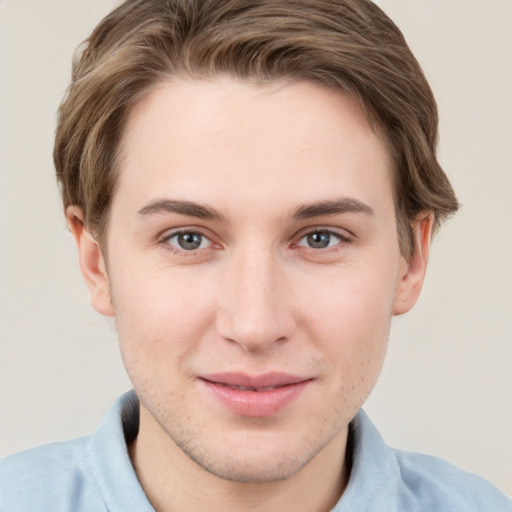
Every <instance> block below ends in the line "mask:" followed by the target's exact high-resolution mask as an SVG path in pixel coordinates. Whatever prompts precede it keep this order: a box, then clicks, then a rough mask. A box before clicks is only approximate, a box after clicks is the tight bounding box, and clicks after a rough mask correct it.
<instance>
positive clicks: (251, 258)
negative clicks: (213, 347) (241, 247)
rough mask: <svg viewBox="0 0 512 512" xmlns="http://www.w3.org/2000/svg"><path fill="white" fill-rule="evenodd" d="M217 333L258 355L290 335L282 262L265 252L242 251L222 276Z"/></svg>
mask: <svg viewBox="0 0 512 512" xmlns="http://www.w3.org/2000/svg"><path fill="white" fill-rule="evenodd" d="M220 288H221V292H220V296H219V297H218V301H219V302H218V304H219V309H218V311H217V332H218V334H219V335H220V336H221V337H222V338H223V339H225V340H227V341H230V342H234V343H237V344H238V345H240V346H241V347H242V348H243V349H245V350H246V351H248V352H260V351H264V350H266V349H269V348H270V347H272V346H274V345H275V344H278V343H283V342H285V341H287V340H289V339H290V338H291V336H292V335H293V333H294V331H295V328H296V322H295V318H294V312H293V308H292V297H291V293H290V288H289V287H288V286H287V278H286V275H285V272H284V269H283V263H282V262H280V261H278V258H277V257H276V256H275V255H272V254H271V253H269V252H266V251H259V252H258V251H241V252H240V253H239V254H235V255H233V256H232V258H231V259H230V262H229V264H228V268H227V269H226V272H225V274H224V276H223V283H222V285H221V287H220Z"/></svg>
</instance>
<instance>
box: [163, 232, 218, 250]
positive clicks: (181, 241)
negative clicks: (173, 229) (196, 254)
mask: <svg viewBox="0 0 512 512" xmlns="http://www.w3.org/2000/svg"><path fill="white" fill-rule="evenodd" d="M166 242H167V243H168V244H170V245H172V246H174V247H176V248H177V249H180V250H183V251H196V250H198V249H206V248H207V247H211V245H212V243H211V241H210V240H208V238H206V237H205V236H204V235H203V234H202V233H198V232H197V231H180V232H178V233H174V234H172V235H171V236H169V237H167V238H166Z"/></svg>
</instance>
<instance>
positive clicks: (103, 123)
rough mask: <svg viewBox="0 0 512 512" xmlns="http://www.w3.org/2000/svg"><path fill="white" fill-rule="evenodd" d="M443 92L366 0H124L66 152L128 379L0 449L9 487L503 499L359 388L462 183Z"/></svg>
mask: <svg viewBox="0 0 512 512" xmlns="http://www.w3.org/2000/svg"><path fill="white" fill-rule="evenodd" d="M436 139H437V113H436V106H435V101H434V99H433V96H432V93H431V91H430V89H429V87H428V84H427V83H426V81H425V78H424V76H423V74H422V72H421V69H420V68H419V66H418V64H417V63H416V61H415V59H414V57H413V56H412V55H411V53H410V51H409V50H408V48H407V46H406V44H405V42H404V41H403V38H402V36H401V34H400V32H399V31H398V29H397V28H396V27H395V26H394V25H393V24H392V22H391V21H390V20H389V19H388V18H387V17H386V16H385V15H384V14H383V13H382V12H381V11H380V10H379V9H378V8H377V7H376V6H375V5H373V4H372V3H371V2H369V1H365V0H345V1H327V0H325V1H319V0H315V1H311V0H309V1H308V0H300V1H299V0H295V1H284V0H283V1H275V0H273V1H270V0H268V1H263V0H262V1H259V2H245V1H234V0H233V1H226V0H216V1H212V0H207V1H205V0H202V1H199V0H181V1H177V0H175V1H168V2H165V1H162V0H159V1H158V0H145V1H140V0H139V1H127V2H125V3H124V4H123V5H121V6H120V7H119V8H118V9H117V10H116V11H114V12H113V13H112V14H110V15H109V16H107V18H105V20H103V21H102V22H101V23H100V25H99V26H98V27H97V28H96V29H95V31H94V32H93V34H92V35H91V37H90V39H89V41H88V44H87V46H86V48H85V49H84V50H83V53H82V54H81V57H80V58H79V59H78V60H77V62H76V64H75V68H74V76H73V81H72V85H71V86H70V89H69V92H68V95H67V97H66V99H65V100H64V102H63V104H62V106H61V110H60V116H59V125H58V129H57V136H56V144H55V164H56V168H57V175H58V178H59V181H60V184H61V187H62V194H63V200H64V206H65V211H66V218H67V220H68V224H69V226H70V229H71V231H72V233H73V235H74V237H75V240H76V242H77V246H78V251H79V256H80V266H81V270H82V273H83V276H84V279H85V281H86V283H87V286H88V288H89V291H90V295H91V301H92V304H93V306H94V307H95V309H96V310H97V311H98V312H100V313H102V314H104V315H107V316H113V317H115V320H116V324H117V328H118V332H119V342H120V346H121V352H122V355H123V359H124V362H125V366H126V368H127V371H128V374H129V375H130V378H131V380H132V382H133V386H134V391H135V393H134V394H129V395H127V396H125V397H123V398H121V399H120V401H119V402H118V403H117V404H116V405H115V406H114V407H113V409H112V410H111V412H110V413H109V414H108V416H107V418H106V419H105V421H104V423H103V424H102V425H101V426H100V427H99V429H98V431H97V432H96V433H95V434H94V435H93V436H92V437H90V438H86V439H81V440H77V441H73V442H70V443H63V444H58V445H53V446H49V447H43V448H40V449H36V450H34V451H29V452H26V453H24V454H19V455H15V456H13V457H11V458H8V459H6V460H5V461H4V462H3V466H2V469H1V471H2V473H1V485H2V487H1V492H2V494H1V500H2V501H0V505H1V509H2V510H4V509H5V510H73V511H85V510H120V511H121V510H123V511H126V510H158V511H168V510H169V511H172V510H198V511H200V510H292V509H293V510H305V511H310V510H311V511H324V510H337V511H357V510H375V511H377V510H378V511H381V510H404V511H405V510H406V511H412V510H422V511H423V510H432V511H434V510H435V511H442V510H446V511H448V510H450V511H452V510H485V511H487V510H512V505H511V503H510V501H509V500H507V498H505V497H504V496H503V495H501V494H500V493H499V492H498V491H497V490H495V489H494V488H493V487H492V486H490V485H489V484H487V483H485V482H483V481H482V480H480V479H478V478H477V477H474V476H471V475H468V474H465V473H463V472H461V471H459V470H456V469H455V468H453V467H452V466H450V465H448V464H446V463H444V462H441V461H439V460H436V459H432V458H427V457H424V456H419V455H414V454H408V453H402V452H397V451H394V450H392V449H390V448H388V447H387V446H386V445H384V444H383V441H382V440H381V438H380V437H379V435H378V433H377V431H376V430H375V428H374V427H373V425H372V424H371V423H370V421H369V419H368V418H367V417H366V416H365V415H364V413H363V412H362V411H361V407H362V405H363V403H364V401H365V399H366V398H367V396H368V394H369V393H370V391H371V389H372V387H373V385H374V384H375V381H376V379H377V377H378V373H379V371H380V368H381V365H382V361H383V358H384V354H385V350H386V343H387V338H388V334H389V329H390V322H391V318H392V316H393V315H400V314H403V313H406V312H407V311H409V310H410V309H411V308H412V307H413V306H414V304H415V302H416V300H417V298H418V295H419V293H420V290H421V286H422V283H423V279H424V275H425V271H426V266H427V262H428V254H429V248H430V240H431V236H432V233H433V232H434V231H435V230H436V229H437V228H438V227H439V226H440V224H441V222H442V221H443V220H444V219H445V218H446V217H447V216H449V215H450V214H452V213H454V212H455V211H456V209H457V200H456V198H455V196H454V193H453V191H452V188H451V186H450V184H449V182H448V180H447V178H446V176H445V174H444V173H443V171H442V169H441V168H440V166H439V164H438V162H437V160H436V153H435V144H436Z"/></svg>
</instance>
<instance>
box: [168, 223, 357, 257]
mask: <svg viewBox="0 0 512 512" xmlns="http://www.w3.org/2000/svg"><path fill="white" fill-rule="evenodd" d="M315 234H322V235H328V236H329V237H335V238H337V239H338V242H337V243H335V244H334V245H333V246H330V245H328V246H326V247H322V248H314V247H309V246H307V245H302V244H301V242H302V240H304V239H305V238H307V237H309V236H312V235H315ZM180 235H192V236H199V237H201V241H200V244H201V245H202V244H203V241H204V240H205V239H206V240H207V241H208V242H209V244H210V245H209V246H208V247H200V246H199V247H197V248H196V249H190V250H187V249H184V248H183V247H181V248H180V247H177V246H176V245H174V244H171V242H170V240H172V239H173V238H177V237H179V236H180ZM296 239H297V238H296ZM161 242H162V244H163V245H164V246H165V248H166V249H167V250H170V251H172V252H173V253H175V254H178V255H180V256H185V257H187V256H198V255H199V254H201V252H202V251H203V250H207V249H211V248H212V247H217V248H220V247H221V246H220V245H216V244H215V243H214V242H213V241H212V240H211V237H210V236H209V235H207V234H206V233H204V232H202V231H201V230H199V229H192V228H191V229H180V230H178V231H173V232H172V233H169V234H166V235H165V236H164V237H162V239H161ZM351 242H352V239H351V238H350V237H349V236H347V235H346V234H342V233H340V232H338V231H334V230H332V229H327V228H317V229H311V230H309V231H306V232H304V231H303V232H302V233H300V235H299V237H298V239H297V241H296V242H293V243H292V247H303V248H304V249H305V250H308V251H313V252H314V253H317V254H320V253H322V254H325V253H330V252H333V251H337V250H339V249H340V246H344V245H346V244H349V243H351ZM329 243H330V240H329Z"/></svg>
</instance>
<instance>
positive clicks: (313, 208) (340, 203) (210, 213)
mask: <svg viewBox="0 0 512 512" xmlns="http://www.w3.org/2000/svg"><path fill="white" fill-rule="evenodd" d="M137 213H138V215H141V216H147V215H159V214H166V213H174V214H178V215H186V216H187V217H196V218H198V219H205V220H219V221H222V220H224V217H223V215H221V214H220V213H219V212H218V211H217V210H215V209H214V208H211V207H210V206H206V205H203V204H199V203H194V202H192V201H180V200H176V199H157V200H155V201H152V202H151V203H149V204H148V205H146V206H144V208H141V209H140V210H139V211H138V212H137ZM342 213H365V214H367V215H374V211H373V209H372V208H371V207H370V206H368V205H367V204H366V203H363V202H362V201H359V200H358V199H353V198H348V197H343V198H340V199H334V200H327V201H319V202H316V203H311V204H304V205H301V206H299V207H298V208H297V209H296V210H295V212H294V213H293V218H295V219H296V220H304V219H309V218H312V217H321V216H325V215H339V214H342Z"/></svg>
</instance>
